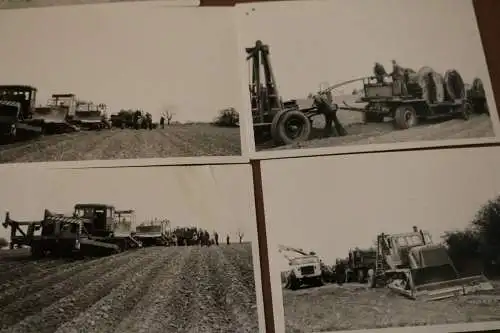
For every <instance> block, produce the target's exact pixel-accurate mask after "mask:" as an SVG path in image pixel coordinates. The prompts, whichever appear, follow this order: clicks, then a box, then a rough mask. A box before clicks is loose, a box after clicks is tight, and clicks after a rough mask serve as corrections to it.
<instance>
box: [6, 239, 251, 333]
mask: <svg viewBox="0 0 500 333" xmlns="http://www.w3.org/2000/svg"><path fill="white" fill-rule="evenodd" d="M14 251H17V250H14ZM24 252H26V251H24ZM11 253H12V252H11V251H1V252H0V332H1V333H7V332H11V333H14V332H15V333H29V332H32V333H49V332H50V333H52V332H56V333H73V332H86V333H92V332H95V333H102V332H128V333H139V332H141V333H142V332H144V333H146V332H152V333H154V332H158V333H159V332H162V333H163V332H200V333H204V332H207V333H208V332H227V333H235V332H252V333H253V332H258V317H257V307H256V297H255V282H254V275H253V265H252V251H251V246H250V244H249V243H247V244H232V245H222V246H218V247H216V246H212V247H209V248H205V247H203V248H200V247H154V248H144V249H140V250H136V251H129V252H124V253H121V254H118V255H114V256H109V257H105V258H100V259H94V260H83V261H76V262H68V261H63V260H48V259H46V260H42V261H32V260H28V259H27V258H26V253H25V254H21V255H20V256H19V257H16V256H14V255H12V254H11ZM23 256H24V257H23Z"/></svg>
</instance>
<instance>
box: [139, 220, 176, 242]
mask: <svg viewBox="0 0 500 333" xmlns="http://www.w3.org/2000/svg"><path fill="white" fill-rule="evenodd" d="M169 225H170V221H168V220H167V221H160V222H152V223H150V224H146V223H143V224H141V225H139V226H137V227H136V228H135V233H134V237H135V238H137V239H138V240H140V241H141V243H142V244H143V246H168V245H170V243H171V242H170V240H169V237H168V231H167V228H168V227H169Z"/></svg>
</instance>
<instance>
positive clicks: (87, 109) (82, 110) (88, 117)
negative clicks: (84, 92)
mask: <svg viewBox="0 0 500 333" xmlns="http://www.w3.org/2000/svg"><path fill="white" fill-rule="evenodd" d="M106 109H107V106H106V105H105V104H103V103H100V104H94V103H92V102H88V101H81V100H79V101H76V108H75V114H74V116H73V117H72V122H73V123H74V124H75V125H77V126H79V127H80V128H82V129H85V130H102V129H110V128H111V122H110V121H109V120H108V119H107V117H106Z"/></svg>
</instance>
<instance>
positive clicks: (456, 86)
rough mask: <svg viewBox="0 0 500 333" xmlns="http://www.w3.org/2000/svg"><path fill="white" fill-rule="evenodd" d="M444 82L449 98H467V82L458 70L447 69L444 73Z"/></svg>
mask: <svg viewBox="0 0 500 333" xmlns="http://www.w3.org/2000/svg"><path fill="white" fill-rule="evenodd" d="M444 83H445V85H444V87H445V90H446V95H447V97H448V99H450V100H452V101H453V100H458V99H464V98H465V95H466V92H465V84H464V81H463V79H462V76H460V73H458V71H457V70H455V69H450V70H448V71H446V73H445V74H444Z"/></svg>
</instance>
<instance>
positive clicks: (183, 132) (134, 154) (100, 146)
mask: <svg viewBox="0 0 500 333" xmlns="http://www.w3.org/2000/svg"><path fill="white" fill-rule="evenodd" d="M240 154H241V139H240V129H239V128H223V127H216V126H212V125H210V124H195V125H174V126H166V127H165V129H154V130H151V131H150V130H133V129H125V130H121V129H112V130H102V131H100V132H95V131H81V132H76V133H70V134H60V135H47V136H45V137H42V138H39V139H35V140H31V141H25V142H17V143H13V144H9V145H2V146H0V163H21V162H45V161H76V160H108V159H129V158H155V157H191V156H234V155H240Z"/></svg>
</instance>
